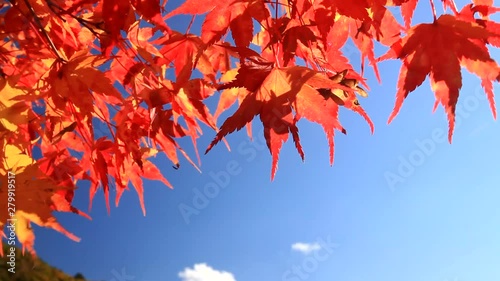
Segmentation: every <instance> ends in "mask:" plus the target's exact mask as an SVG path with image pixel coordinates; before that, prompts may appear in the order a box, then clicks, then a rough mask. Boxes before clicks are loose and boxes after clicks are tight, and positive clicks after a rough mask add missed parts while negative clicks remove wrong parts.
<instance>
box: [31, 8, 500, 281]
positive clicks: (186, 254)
mask: <svg viewBox="0 0 500 281" xmlns="http://www.w3.org/2000/svg"><path fill="white" fill-rule="evenodd" d="M420 2H423V3H421V4H420V5H419V7H418V10H417V17H416V20H417V21H422V20H425V21H430V20H432V15H431V13H430V9H429V7H428V3H427V1H420ZM464 2H465V1H462V2H461V1H457V4H458V6H459V7H461V6H462V5H463V3H464ZM168 5H170V7H175V6H176V5H178V2H176V1H173V2H169V4H168ZM440 6H441V5H439V6H438V12H441V7H440ZM174 24H176V25H179V26H183V25H185V24H187V23H184V22H182V21H179V22H177V23H174ZM181 30H185V29H181ZM493 54H494V55H495V57H496V58H497V59H498V58H499V56H498V52H494V53H493ZM349 58H350V59H351V61H352V62H353V65H355V66H356V67H358V66H359V53H352V54H351V55H350V56H349ZM399 66H400V63H399V62H397V61H394V62H393V61H390V62H383V63H381V64H379V67H380V71H381V74H382V84H377V82H376V79H375V77H374V75H373V72H372V71H371V69H368V70H367V72H366V77H367V78H368V79H369V80H368V81H369V85H370V87H371V89H370V91H369V94H370V96H369V97H368V98H367V99H363V100H361V103H362V105H363V106H364V108H365V110H366V111H367V112H368V114H369V115H370V116H371V118H372V120H373V121H374V123H375V126H376V127H375V134H374V135H370V132H369V127H368V125H367V124H366V123H365V122H364V120H363V119H362V118H361V117H359V116H358V115H356V114H355V113H353V112H351V111H348V110H341V112H340V121H341V122H342V124H343V125H344V127H345V128H346V129H347V132H348V133H347V135H346V136H345V135H342V134H338V135H337V136H336V137H335V164H334V165H333V167H330V165H329V163H328V161H329V157H328V146H327V141H326V137H325V135H324V132H323V131H322V130H321V127H320V126H319V125H316V124H312V123H309V122H307V121H300V123H299V133H300V135H301V139H302V142H303V148H304V150H305V153H306V160H305V162H304V163H302V162H301V160H300V157H299V156H298V155H297V153H296V151H295V148H294V146H293V143H292V142H288V143H286V144H285V145H284V147H283V150H282V152H281V157H280V161H279V168H278V172H277V175H276V178H275V180H274V181H273V182H270V170H271V156H270V154H269V152H268V150H267V148H265V142H264V140H263V137H262V126H261V125H260V122H254V123H253V124H254V136H255V139H254V141H253V142H250V140H249V139H248V138H247V136H246V133H245V132H243V131H242V132H238V133H235V134H232V135H231V136H229V137H228V141H229V143H230V145H231V147H232V152H228V151H227V149H226V148H225V147H224V145H222V144H220V145H218V146H217V147H215V148H214V149H213V150H212V151H211V152H210V153H209V154H207V155H205V156H203V157H202V167H201V169H202V171H203V173H201V174H200V173H198V172H197V171H196V170H195V169H194V168H192V167H191V166H189V164H188V163H186V162H184V163H182V164H181V168H180V169H179V170H174V169H173V168H172V167H171V163H169V162H168V161H166V160H165V158H164V157H158V158H157V159H156V160H157V161H156V163H157V164H158V165H159V166H160V167H162V171H163V172H164V175H165V177H166V178H167V179H168V180H169V181H170V182H171V183H172V184H173V185H174V187H175V189H174V190H170V189H168V188H167V187H165V186H163V185H162V184H161V183H159V182H147V184H146V185H145V203H146V209H147V215H146V216H145V217H144V216H143V215H142V212H141V209H140V206H139V201H138V198H137V195H136V193H135V191H133V190H131V191H129V192H125V193H124V195H123V197H122V200H121V202H120V206H119V207H118V208H115V207H112V208H111V214H110V215H109V216H108V214H107V212H106V208H105V204H104V198H103V195H102V194H101V193H98V195H96V197H95V199H94V203H93V208H92V210H91V211H90V215H91V216H92V218H93V220H92V221H88V220H86V219H85V218H81V217H78V216H75V215H71V214H58V215H57V218H58V219H59V220H60V222H61V223H62V225H64V226H65V227H66V228H67V229H68V230H69V231H71V232H72V233H74V234H76V235H77V236H79V237H81V238H82V241H81V242H79V243H75V242H73V241H72V240H70V239H67V238H66V237H64V236H63V235H61V234H59V233H57V232H55V231H52V230H47V229H40V228H38V227H35V228H36V235H37V238H36V250H37V252H38V255H39V256H40V257H41V258H42V259H44V260H46V261H47V262H49V263H50V264H52V265H54V266H56V267H58V268H60V269H62V270H64V271H66V272H68V273H70V274H75V273H77V272H82V273H83V274H84V275H85V276H86V277H87V278H89V279H92V280H106V281H113V280H114V281H157V280H158V281H160V280H169V281H175V280H183V281H195V280H196V281H205V280H213V281H217V280H219V281H233V280H237V281H253V280H261V281H276V280H282V281H297V280H311V281H325V280H342V281H364V280H371V281H399V280H406V281H424V280H425V281H469V280H470V281H473V280H484V281H488V280H499V278H500V269H499V267H498V264H499V263H500V256H499V255H498V253H499V252H500V243H499V242H498V241H499V239H500V238H499V237H500V221H499V218H500V204H498V201H499V198H500V190H499V189H498V183H499V182H500V174H499V173H498V172H497V171H498V169H499V164H498V160H497V159H499V158H500V150H499V149H498V143H499V141H500V133H499V130H498V122H496V121H494V120H493V118H492V114H491V111H490V109H489V105H488V103H487V101H486V99H485V95H484V93H483V91H482V89H481V88H480V81H479V80H478V79H477V78H475V77H473V76H471V75H468V74H466V75H464V79H463V80H464V86H463V89H462V91H461V96H460V98H459V104H460V105H461V109H460V110H459V113H457V115H458V116H459V117H458V118H459V119H460V121H459V124H457V127H456V130H455V133H454V138H453V144H451V145H450V144H449V143H448V142H447V140H446V137H445V136H446V134H447V121H446V118H445V114H444V112H443V110H442V109H441V108H439V109H438V110H437V111H436V113H434V114H432V106H433V103H434V95H433V93H432V92H431V91H430V86H429V83H428V81H425V82H424V84H423V85H422V86H421V87H420V88H419V89H418V90H416V91H415V92H413V93H411V94H410V96H409V97H408V99H407V100H406V102H405V104H404V105H403V108H402V109H401V112H400V114H399V115H398V116H397V118H396V119H395V120H394V121H393V122H392V123H391V124H390V125H387V124H386V123H387V118H388V117H389V115H390V113H391V111H392V108H393V106H394V100H395V90H396V86H395V85H396V80H397V76H398V74H399ZM498 88H499V87H498V85H496V86H495V90H496V92H498ZM498 100H499V99H498V98H496V101H497V102H498ZM227 116H228V115H227V114H225V115H223V116H222V118H221V119H220V122H221V121H222V120H223V118H224V117H227ZM214 135H215V133H214V132H211V131H210V130H206V131H205V134H204V136H203V137H202V138H201V139H200V140H199V142H198V143H199V148H200V151H203V150H204V148H205V147H206V146H207V145H208V144H209V142H210V141H211V139H212V138H213V137H214ZM185 144H187V145H189V141H188V140H186V142H185ZM224 175H225V176H224ZM215 186H217V187H218V192H216V193H217V194H209V195H210V197H212V198H209V197H206V198H205V200H203V199H200V198H199V197H200V195H199V194H206V191H205V189H210V188H213V187H215ZM208 192H209V193H210V192H211V189H210V190H208ZM197 194H198V195H197ZM193 200H195V201H196V202H194V201H193ZM75 205H76V207H78V208H80V209H82V210H87V206H88V186H87V185H81V186H80V188H79V190H78V191H77V193H76V199H75ZM186 206H188V207H186ZM186 208H192V209H191V210H194V213H190V214H186V213H184V214H183V213H182V212H181V211H180V210H181V209H184V210H187V209H186ZM123 274H124V275H123Z"/></svg>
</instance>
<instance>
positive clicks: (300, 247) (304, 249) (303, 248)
mask: <svg viewBox="0 0 500 281" xmlns="http://www.w3.org/2000/svg"><path fill="white" fill-rule="evenodd" d="M319 249H321V246H320V245H319V244H318V243H300V242H299V243H295V244H293V245H292V250H295V251H298V252H301V253H303V254H305V255H307V254H310V253H311V252H314V251H318V250H319Z"/></svg>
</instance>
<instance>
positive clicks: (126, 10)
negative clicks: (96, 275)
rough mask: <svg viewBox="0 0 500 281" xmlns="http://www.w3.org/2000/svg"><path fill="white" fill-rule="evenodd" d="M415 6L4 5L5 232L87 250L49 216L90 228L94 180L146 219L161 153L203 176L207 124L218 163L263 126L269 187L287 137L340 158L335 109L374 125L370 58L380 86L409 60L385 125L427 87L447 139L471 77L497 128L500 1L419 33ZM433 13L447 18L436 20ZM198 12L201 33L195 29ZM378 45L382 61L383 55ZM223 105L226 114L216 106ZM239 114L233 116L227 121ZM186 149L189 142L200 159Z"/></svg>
mask: <svg viewBox="0 0 500 281" xmlns="http://www.w3.org/2000/svg"><path fill="white" fill-rule="evenodd" d="M417 2H418V1H417V0H349V1H348V0H276V1H274V0H266V1H264V0H220V1H205V0H187V1H185V2H183V3H182V4H181V5H180V6H178V5H177V7H175V6H176V5H173V6H172V8H166V7H169V5H170V3H168V4H169V5H167V3H160V1H159V0H103V1H97V0H10V1H0V36H1V38H2V42H1V45H0V55H1V57H0V59H1V60H0V147H1V150H0V173H1V174H2V186H0V197H1V198H0V225H2V226H5V224H6V223H7V219H10V218H15V219H17V223H16V235H17V237H18V239H19V241H20V242H21V243H22V244H23V248H27V249H28V250H29V251H31V252H33V253H34V248H33V247H34V233H33V231H32V229H31V227H30V224H31V223H35V224H37V225H39V226H43V227H49V228H53V229H55V230H57V231H60V232H62V233H64V234H66V235H67V236H68V237H69V238H71V239H73V240H76V241H78V240H79V238H78V237H76V236H75V235H73V234H71V233H70V232H68V231H66V230H65V229H64V228H63V227H62V226H61V225H60V224H59V223H58V222H57V221H56V219H55V218H54V216H53V212H55V211H59V212H73V213H77V214H80V215H82V216H85V217H88V215H87V214H85V213H84V212H81V211H79V210H77V209H76V208H74V207H73V206H72V200H73V196H74V192H75V189H76V186H77V185H78V183H79V182H81V181H88V182H90V190H89V196H90V198H91V199H92V198H93V196H94V195H95V193H96V192H97V191H98V189H102V191H103V192H104V194H105V198H106V204H107V207H108V211H109V192H110V189H111V188H114V189H116V198H115V204H116V205H118V202H119V200H120V196H121V195H122V193H123V192H124V191H125V190H127V189H128V187H129V185H131V186H132V187H133V188H135V190H136V191H137V193H138V195H139V201H140V204H141V207H142V210H143V212H144V213H145V207H144V202H143V193H144V190H143V188H144V187H143V179H144V178H146V179H153V180H160V181H162V182H163V183H165V185H167V186H169V187H171V185H170V183H169V182H168V181H167V179H166V178H165V177H164V175H163V174H162V173H161V172H160V171H159V169H158V168H157V167H156V166H155V165H154V164H153V163H152V162H151V157H154V156H155V155H156V154H158V153H164V154H165V155H166V156H167V157H168V159H170V161H172V163H173V166H174V167H175V168H176V169H177V168H179V166H180V160H179V157H182V158H184V159H186V160H187V161H188V162H189V163H191V164H192V165H194V166H195V167H197V166H199V164H200V156H199V153H198V152H197V151H198V150H197V148H198V146H199V144H198V143H197V140H198V138H199V137H200V135H201V134H202V129H204V130H205V131H204V132H203V133H205V134H209V135H212V134H214V135H215V137H214V139H213V141H212V142H211V143H210V144H209V145H208V148H207V149H206V152H208V151H210V149H212V147H213V146H214V145H216V144H217V143H219V142H220V141H224V142H225V140H224V137H225V136H227V135H228V134H231V133H233V132H235V131H238V130H240V129H242V128H243V127H246V130H247V133H248V134H249V136H251V134H252V129H251V124H252V121H253V120H254V118H256V117H258V118H259V119H260V122H262V124H263V127H264V135H265V139H266V140H267V146H268V148H269V151H270V153H271V155H272V166H271V167H272V168H271V178H274V175H275V173H276V169H277V166H278V156H279V153H280V149H281V147H282V145H283V143H284V142H286V141H288V139H289V137H290V136H291V138H292V140H293V142H294V144H295V147H296V149H297V152H298V153H299V155H300V156H301V157H302V158H304V152H303V150H302V147H301V144H300V134H299V129H298V127H297V122H298V121H299V120H300V119H307V120H309V121H311V122H315V123H317V124H319V125H321V126H322V127H323V129H324V131H325V133H326V136H327V139H328V144H329V147H330V155H329V159H330V163H333V158H334V135H335V132H336V131H339V132H341V133H346V130H345V129H344V127H343V126H342V125H341V123H340V122H339V116H338V115H339V108H340V107H345V108H347V109H349V110H352V111H354V112H356V113H358V114H359V115H361V116H362V117H363V118H364V119H366V121H367V123H368V125H369V128H370V129H371V131H372V132H373V130H374V126H373V124H372V122H371V120H370V118H369V117H368V114H367V113H366V112H365V111H364V110H363V108H362V107H361V105H360V102H359V101H358V96H362V97H365V96H366V95H367V92H366V91H365V89H368V86H367V84H366V81H365V79H364V78H363V77H364V73H363V70H364V69H365V63H368V64H369V65H370V66H371V67H372V68H373V70H374V72H375V74H376V75H377V78H378V79H379V80H380V75H379V71H378V67H377V64H378V63H380V62H381V61H383V60H387V59H398V60H401V62H402V66H401V70H400V74H399V80H398V83H397V92H396V102H395V108H394V111H393V113H392V114H391V116H390V117H389V121H391V120H392V119H393V118H394V117H395V116H396V115H397V113H398V112H399V111H400V109H401V106H402V104H403V101H404V100H405V98H406V97H407V96H408V94H409V93H411V92H412V91H414V90H415V89H416V88H417V87H419V86H420V85H421V84H422V83H423V82H424V80H425V79H426V78H427V77H429V81H430V85H431V88H432V91H433V92H434V95H435V98H436V106H437V105H439V104H440V105H442V106H443V107H444V109H445V112H446V114H447V116H448V120H449V140H450V142H451V138H452V133H453V129H454V116H455V106H456V104H457V100H458V97H459V93H460V88H461V86H462V76H461V68H465V69H467V70H468V71H469V72H471V73H473V74H475V75H477V76H478V77H479V78H480V79H481V81H482V86H483V88H484V90H485V93H486V95H487V97H488V99H489V102H490V105H491V110H492V112H493V116H494V117H496V110H495V104H494V97H493V82H494V81H498V80H499V79H500V76H499V75H500V67H499V66H498V64H497V63H496V62H495V61H494V60H493V59H492V58H491V56H490V54H489V49H488V47H489V46H493V47H498V46H500V25H499V23H496V22H494V21H492V20H490V18H489V16H490V15H492V14H493V13H496V12H498V11H499V9H498V8H496V7H494V6H493V0H475V1H472V3H470V4H468V5H465V6H463V7H460V8H459V7H457V6H456V5H455V3H454V1H453V0H442V1H437V0H430V3H431V9H430V11H429V13H432V14H433V16H434V21H433V22H430V23H421V24H416V25H412V16H413V13H414V10H415V8H416V6H417V4H418V3H417ZM427 3H428V2H427ZM435 4H436V5H437V4H439V6H441V5H442V6H443V7H444V9H439V10H444V11H445V12H444V13H442V14H438V13H437V12H436V7H435V6H434V5H435ZM395 11H398V12H399V11H400V12H401V15H402V19H401V20H400V19H399V17H396V16H395V15H394V13H395ZM200 17H201V18H202V19H203V24H202V25H201V32H198V33H199V34H193V33H191V30H192V29H194V27H193V26H192V24H193V22H194V21H195V19H197V18H200ZM176 18H179V19H180V18H183V20H185V19H186V18H187V19H188V21H189V19H191V24H190V25H189V27H188V28H187V30H175V29H174V28H172V27H171V26H169V24H167V23H169V22H172V20H175V19H176ZM347 42H353V43H354V44H355V46H356V47H357V48H358V49H359V51H360V53H361V58H362V65H361V68H358V67H357V66H356V68H357V69H361V71H359V72H357V71H355V70H354V69H355V67H353V66H352V65H351V64H350V61H349V60H348V59H347V58H346V57H345V56H344V54H343V51H342V50H343V49H342V48H343V46H345V45H346V43H347ZM375 44H381V45H383V46H386V47H387V48H386V49H387V53H386V54H384V55H382V56H381V57H376V55H375V51H374V48H375V47H374V46H375ZM214 95H216V96H217V97H218V100H219V103H218V106H217V108H208V107H207V105H206V99H207V98H208V97H211V96H214ZM235 103H237V104H238V105H237V109H236V110H235V111H234V113H232V115H231V116H230V117H228V118H227V119H226V120H217V118H218V117H219V116H220V114H221V113H222V112H224V111H226V110H228V109H229V108H231V107H232V106H233V105H234V104H235ZM210 128H211V129H210ZM207 130H208V132H207ZM180 138H189V139H190V140H191V141H192V144H193V146H194V148H195V151H196V153H194V154H195V155H188V154H187V153H186V152H185V150H183V148H182V147H181V146H180V145H179V143H178V140H179V139H180ZM204 145H206V144H204ZM226 145H228V146H229V147H230V145H231V144H230V143H226ZM194 158H195V159H194ZM193 159H194V160H193ZM9 172H10V173H13V174H15V183H16V191H15V203H16V204H15V210H14V211H13V212H11V211H8V207H7V202H8V198H7V197H8V190H7V184H4V182H6V179H7V175H8V173H9ZM170 173H175V170H172V171H170V170H169V171H165V174H170ZM88 218H90V217H88Z"/></svg>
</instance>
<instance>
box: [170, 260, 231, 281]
mask: <svg viewBox="0 0 500 281" xmlns="http://www.w3.org/2000/svg"><path fill="white" fill-rule="evenodd" d="M179 277H180V278H181V279H182V281H236V279H234V276H233V274H232V273H230V272H226V271H218V270H215V269H213V268H211V267H210V266H208V265H207V264H206V263H197V264H195V265H194V266H193V268H189V267H186V268H184V271H181V272H179Z"/></svg>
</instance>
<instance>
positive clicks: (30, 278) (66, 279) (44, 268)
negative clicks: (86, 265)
mask: <svg viewBox="0 0 500 281" xmlns="http://www.w3.org/2000/svg"><path fill="white" fill-rule="evenodd" d="M9 252H10V246H9V245H6V244H3V253H4V256H3V257H0V281H85V280H87V279H85V277H84V276H83V275H82V274H81V273H77V274H76V275H75V276H74V277H72V276H70V275H68V274H66V273H64V272H63V271H61V270H59V269H57V268H55V267H52V266H50V265H49V264H47V263H46V262H44V261H43V260H41V259H40V258H38V257H33V256H32V255H31V254H30V253H28V252H26V253H25V254H24V255H23V254H22V251H21V250H20V249H19V248H16V261H15V273H11V272H9V271H8V269H9V268H10V266H9V265H8V264H7V262H8V261H9V257H7V255H8V253H9Z"/></svg>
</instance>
